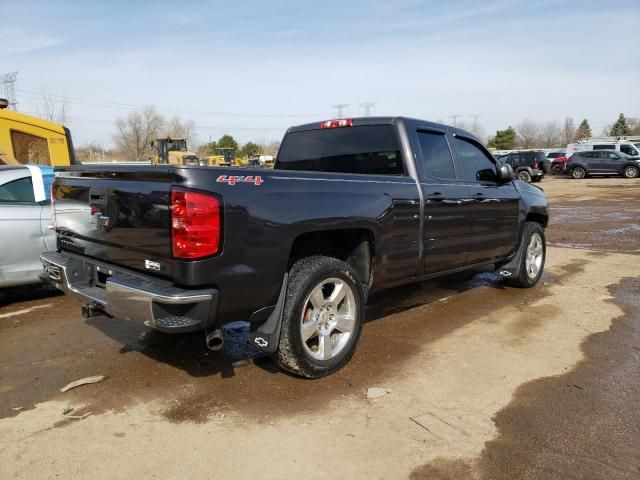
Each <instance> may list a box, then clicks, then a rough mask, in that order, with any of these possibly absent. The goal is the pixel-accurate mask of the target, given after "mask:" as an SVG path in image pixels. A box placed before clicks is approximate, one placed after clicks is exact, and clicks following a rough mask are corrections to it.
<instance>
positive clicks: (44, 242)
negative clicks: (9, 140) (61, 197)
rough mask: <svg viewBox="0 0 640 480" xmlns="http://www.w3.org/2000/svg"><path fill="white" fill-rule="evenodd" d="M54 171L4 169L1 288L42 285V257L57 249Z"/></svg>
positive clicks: (0, 170)
mask: <svg viewBox="0 0 640 480" xmlns="http://www.w3.org/2000/svg"><path fill="white" fill-rule="evenodd" d="M52 177H53V171H52V169H50V168H49V169H46V168H45V169H43V168H41V167H38V166H32V165H29V166H22V165H21V166H0V288H4V287H15V286H18V285H29V284H33V283H39V282H40V278H39V275H40V274H41V273H42V264H41V263H40V255H41V254H42V253H43V252H46V251H48V250H55V249H56V237H55V233H54V232H53V230H51V229H49V228H47V227H48V226H49V224H50V223H51V206H50V200H49V192H48V188H47V184H48V183H50V182H51V180H52Z"/></svg>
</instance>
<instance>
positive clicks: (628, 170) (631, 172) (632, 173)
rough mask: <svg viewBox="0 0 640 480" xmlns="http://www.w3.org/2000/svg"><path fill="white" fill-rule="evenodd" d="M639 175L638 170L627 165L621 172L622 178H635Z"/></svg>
mask: <svg viewBox="0 0 640 480" xmlns="http://www.w3.org/2000/svg"><path fill="white" fill-rule="evenodd" d="M639 175H640V168H638V167H634V166H633V165H628V166H626V167H624V169H623V170H622V176H623V177H624V178H637V177H638V176H639Z"/></svg>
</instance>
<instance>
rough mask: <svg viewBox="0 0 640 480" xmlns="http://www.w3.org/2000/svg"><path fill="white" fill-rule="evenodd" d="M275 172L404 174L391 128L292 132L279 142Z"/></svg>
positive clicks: (372, 127)
mask: <svg viewBox="0 0 640 480" xmlns="http://www.w3.org/2000/svg"><path fill="white" fill-rule="evenodd" d="M276 169H279V170H305V171H316V172H338V173H359V174H368V175H403V174H404V173H405V172H404V168H403V164H402V157H401V155H400V145H399V143H398V138H397V137H396V132H395V129H394V127H393V126H392V125H371V126H361V127H341V128H323V129H317V130H306V131H300V132H291V133H289V134H287V135H286V136H285V138H284V140H283V142H282V145H281V147H280V151H279V152H278V158H277V159H276Z"/></svg>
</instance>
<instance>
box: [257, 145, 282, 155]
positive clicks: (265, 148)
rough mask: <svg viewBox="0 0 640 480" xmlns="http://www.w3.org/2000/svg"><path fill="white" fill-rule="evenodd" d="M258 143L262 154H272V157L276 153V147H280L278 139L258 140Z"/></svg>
mask: <svg viewBox="0 0 640 480" xmlns="http://www.w3.org/2000/svg"><path fill="white" fill-rule="evenodd" d="M259 145H260V147H261V149H262V153H263V154H264V155H273V156H274V157H275V156H276V155H278V149H279V148H280V142H279V141H275V142H269V143H264V142H260V143H259Z"/></svg>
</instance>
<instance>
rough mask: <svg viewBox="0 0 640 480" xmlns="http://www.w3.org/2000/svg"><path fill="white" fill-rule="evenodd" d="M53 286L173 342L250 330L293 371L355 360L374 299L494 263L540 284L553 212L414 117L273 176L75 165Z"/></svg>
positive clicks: (364, 124) (331, 146) (333, 128)
mask: <svg viewBox="0 0 640 480" xmlns="http://www.w3.org/2000/svg"><path fill="white" fill-rule="evenodd" d="M52 198H53V203H54V209H53V211H54V216H55V218H54V219H53V220H54V222H55V228H56V231H57V234H58V236H57V238H58V244H57V245H58V249H57V252H50V253H46V254H44V255H43V256H42V262H43V264H44V269H45V272H44V274H43V278H48V279H49V280H50V281H51V282H53V284H54V285H56V286H57V287H58V288H60V289H61V290H64V291H67V292H72V293H74V294H77V295H79V296H80V297H82V298H84V299H86V300H87V302H88V303H87V304H86V305H85V306H84V307H83V313H84V315H85V317H88V316H92V315H96V314H103V313H106V314H108V315H111V316H113V317H117V318H122V319H128V320H132V321H140V322H145V323H146V324H147V325H149V326H150V327H153V328H155V329H157V330H160V331H162V332H167V333H171V332H185V331H194V330H204V331H205V334H206V341H207V345H208V346H209V347H210V348H213V349H216V348H220V347H221V345H222V337H221V334H220V330H219V327H220V326H221V325H224V324H225V323H228V322H231V321H235V320H247V321H249V322H250V325H251V334H250V337H249V338H250V341H251V342H253V343H254V344H255V346H257V347H258V348H261V349H263V350H265V351H267V352H269V353H270V354H272V356H273V357H274V358H275V359H276V361H277V362H278V363H279V365H281V366H282V367H283V368H285V369H286V370H288V371H290V372H293V373H295V374H298V375H301V376H305V377H320V376H323V375H326V374H328V373H331V372H333V371H335V370H337V369H338V368H340V367H341V366H343V365H344V364H345V363H346V362H347V361H348V360H349V358H350V357H351V355H352V354H353V351H354V348H355V345H356V343H357V340H358V337H359V335H360V331H361V329H362V324H363V306H364V304H365V303H366V301H367V296H368V294H369V293H371V292H373V291H377V290H381V289H384V288H388V287H391V286H396V285H400V284H405V283H409V282H416V281H421V280H426V279H430V278H433V277H437V276H441V275H446V274H449V273H453V272H458V271H462V270H466V269H470V268H474V267H478V266H482V265H493V266H495V269H496V270H497V272H498V273H499V274H500V275H502V276H503V278H504V280H505V282H506V283H508V284H510V285H513V286H518V287H531V286H533V285H535V284H536V283H537V282H538V280H539V278H540V276H541V274H542V270H543V267H544V261H545V253H546V250H545V237H544V229H545V228H546V226H547V222H548V216H549V212H548V207H547V200H546V198H545V196H544V194H543V192H542V190H540V189H539V188H537V187H534V186H531V185H528V184H526V183H524V182H520V181H518V180H515V177H514V174H513V171H512V169H511V168H510V167H509V166H507V165H504V166H497V165H496V163H495V159H494V158H493V157H492V155H491V154H490V153H489V152H488V151H487V150H486V149H485V148H484V147H483V146H482V145H481V143H480V142H479V141H478V139H477V138H475V137H474V136H473V135H471V134H469V133H468V132H465V131H463V130H459V129H456V128H452V127H448V126H444V125H439V124H435V123H430V122H426V121H421V120H415V119H409V118H402V117H394V118H389V117H379V118H374V117H368V118H355V119H341V120H330V121H326V122H318V123H312V124H307V125H301V126H297V127H292V128H290V129H289V130H288V131H287V133H286V135H285V137H284V139H283V141H282V145H281V148H280V151H279V153H278V156H277V159H276V162H275V168H274V169H273V170H270V169H249V168H229V167H222V168H208V167H182V166H169V165H166V166H150V165H140V166H108V167H105V166H77V167H69V168H66V169H65V170H64V171H62V172H61V173H60V174H59V176H58V177H57V179H56V181H55V184H54V186H53V196H52Z"/></svg>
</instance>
